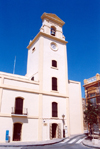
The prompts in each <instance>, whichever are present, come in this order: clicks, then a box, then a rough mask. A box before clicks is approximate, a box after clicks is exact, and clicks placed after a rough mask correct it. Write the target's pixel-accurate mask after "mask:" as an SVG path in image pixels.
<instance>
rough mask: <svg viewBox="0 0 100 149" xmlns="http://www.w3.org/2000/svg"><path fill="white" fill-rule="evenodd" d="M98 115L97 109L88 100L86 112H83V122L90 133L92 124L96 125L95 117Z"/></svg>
mask: <svg viewBox="0 0 100 149" xmlns="http://www.w3.org/2000/svg"><path fill="white" fill-rule="evenodd" d="M98 114H99V109H98V107H97V106H94V105H93V103H92V102H90V101H89V100H88V103H87V106H86V110H85V111H84V121H85V122H86V123H87V125H88V128H89V129H90V131H91V128H93V124H97V123H98V120H97V116H98Z"/></svg>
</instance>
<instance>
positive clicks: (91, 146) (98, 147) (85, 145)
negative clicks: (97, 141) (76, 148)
mask: <svg viewBox="0 0 100 149" xmlns="http://www.w3.org/2000/svg"><path fill="white" fill-rule="evenodd" d="M82 144H83V145H84V146H87V147H91V148H99V149H100V147H97V146H91V145H87V144H85V143H84V141H82Z"/></svg>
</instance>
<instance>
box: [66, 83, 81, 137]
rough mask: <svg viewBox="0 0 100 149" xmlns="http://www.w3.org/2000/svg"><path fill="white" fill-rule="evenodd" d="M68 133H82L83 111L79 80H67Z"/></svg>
mask: <svg viewBox="0 0 100 149" xmlns="http://www.w3.org/2000/svg"><path fill="white" fill-rule="evenodd" d="M69 114H70V134H71V135H72V134H81V133H83V113H82V98H81V86H80V82H76V81H69Z"/></svg>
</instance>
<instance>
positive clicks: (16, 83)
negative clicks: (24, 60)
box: [4, 78, 39, 90]
mask: <svg viewBox="0 0 100 149" xmlns="http://www.w3.org/2000/svg"><path fill="white" fill-rule="evenodd" d="M4 84H6V85H11V86H16V87H20V88H21V87H22V88H23V87H24V88H31V89H37V90H39V85H38V84H35V83H32V82H30V83H29V82H22V81H18V80H11V79H6V78H5V79H4Z"/></svg>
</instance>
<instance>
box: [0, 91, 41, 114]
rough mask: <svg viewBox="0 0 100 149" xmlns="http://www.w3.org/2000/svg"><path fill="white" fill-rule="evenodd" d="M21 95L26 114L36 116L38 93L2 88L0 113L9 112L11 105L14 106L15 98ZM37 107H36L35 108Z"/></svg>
mask: <svg viewBox="0 0 100 149" xmlns="http://www.w3.org/2000/svg"><path fill="white" fill-rule="evenodd" d="M16 97H22V98H24V101H23V108H27V109H28V116H38V114H39V113H38V110H39V109H38V106H39V103H38V102H39V95H38V94H32V93H27V92H21V91H14V90H6V89H4V90H3V95H2V106H1V113H3V114H11V111H12V109H11V108H12V107H15V98H16ZM36 107H37V108H36Z"/></svg>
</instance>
